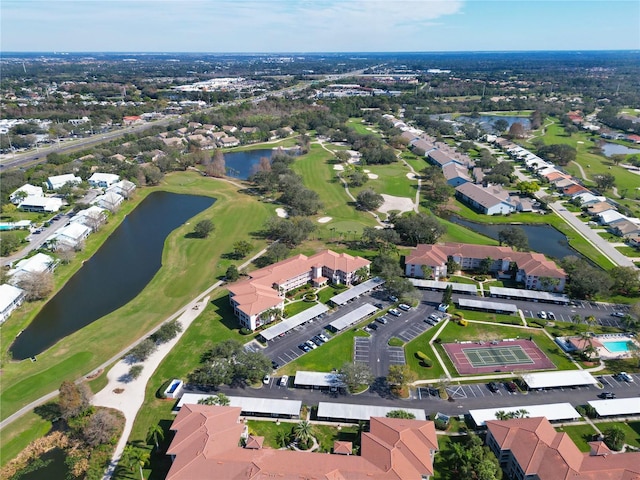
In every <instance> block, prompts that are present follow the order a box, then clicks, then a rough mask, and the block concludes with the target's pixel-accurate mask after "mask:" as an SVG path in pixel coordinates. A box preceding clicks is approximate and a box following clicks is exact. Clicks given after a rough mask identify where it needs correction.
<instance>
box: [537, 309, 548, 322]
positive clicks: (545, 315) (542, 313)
mask: <svg viewBox="0 0 640 480" xmlns="http://www.w3.org/2000/svg"><path fill="white" fill-rule="evenodd" d="M538 316H539V317H540V318H542V319H544V320H546V319H547V312H545V311H544V310H542V311H541V312H540V313H538Z"/></svg>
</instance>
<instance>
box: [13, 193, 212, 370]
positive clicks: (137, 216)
mask: <svg viewBox="0 0 640 480" xmlns="http://www.w3.org/2000/svg"><path fill="white" fill-rule="evenodd" d="M213 202H215V199H213V198H210V197H201V196H194V195H178V194H174V193H168V192H154V193H152V194H150V195H149V196H148V197H147V198H146V199H144V200H143V201H142V202H141V203H140V205H138V207H136V209H135V210H134V211H133V212H132V213H131V214H129V215H128V216H127V217H126V218H125V219H124V220H123V222H122V223H121V224H120V225H119V226H118V228H117V229H116V231H115V232H113V234H112V235H111V236H110V237H109V238H108V239H107V241H106V242H105V243H104V244H103V245H102V246H101V247H100V249H99V250H98V251H97V252H96V253H95V255H93V257H91V258H90V259H89V260H87V261H86V262H85V263H84V265H83V266H82V268H80V270H78V272H76V274H75V275H74V276H73V277H71V279H70V280H69V281H68V282H67V283H66V285H65V286H64V287H62V289H61V290H60V291H59V292H58V293H57V294H56V295H55V296H54V297H53V298H52V299H51V300H50V301H49V302H48V303H47V304H46V305H45V306H44V307H43V308H42V310H41V311H40V312H39V313H38V315H37V316H36V317H35V319H34V320H33V321H32V322H31V323H30V324H29V326H28V327H27V328H26V329H25V330H24V331H23V332H22V333H21V334H20V336H18V337H17V338H16V340H15V342H14V343H13V345H11V348H10V351H11V353H12V355H13V358H14V359H16V360H24V359H26V358H30V357H33V356H35V355H37V354H39V353H41V352H43V351H44V350H46V349H47V348H49V347H50V346H51V345H54V344H55V343H56V342H57V341H58V340H60V339H61V338H63V337H66V336H67V335H70V334H72V333H73V332H75V331H77V330H79V329H81V328H82V327H84V326H86V325H88V324H90V323H91V322H93V321H95V320H97V319H99V318H101V317H103V316H105V315H107V314H109V313H111V312H113V311H114V310H117V309H118V308H120V307H122V306H123V305H125V304H127V303H128V302H129V301H131V300H132V299H133V298H135V297H136V296H137V295H138V294H139V293H140V292H141V291H142V289H143V288H144V287H145V286H146V285H147V284H148V283H149V282H150V281H151V279H152V278H153V276H154V275H155V274H156V272H157V271H158V270H159V269H160V266H161V262H162V250H163V248H164V241H165V239H166V238H167V236H168V235H169V234H170V233H171V232H172V231H173V230H175V229H176V228H178V227H179V226H180V225H182V224H184V223H185V222H186V221H187V220H189V219H190V218H192V217H193V216H195V215H197V214H198V213H200V212H202V211H203V210H205V209H207V208H209V207H210V206H211V205H213Z"/></svg>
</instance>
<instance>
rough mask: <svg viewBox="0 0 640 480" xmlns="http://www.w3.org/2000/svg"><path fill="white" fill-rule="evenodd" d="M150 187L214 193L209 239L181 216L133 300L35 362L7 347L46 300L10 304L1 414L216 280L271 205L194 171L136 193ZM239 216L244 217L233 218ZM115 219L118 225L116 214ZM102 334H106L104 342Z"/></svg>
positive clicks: (258, 243)
mask: <svg viewBox="0 0 640 480" xmlns="http://www.w3.org/2000/svg"><path fill="white" fill-rule="evenodd" d="M155 190H167V191H171V192H175V193H189V194H202V195H213V196H215V197H216V198H217V201H216V202H215V203H214V205H213V206H212V207H210V208H209V209H208V210H206V211H205V212H203V213H202V214H200V215H198V216H197V217H196V218H205V217H211V218H213V219H214V223H215V225H216V233H215V234H214V235H213V236H212V238H211V239H210V241H194V240H193V239H189V238H185V235H186V233H188V232H189V231H190V228H192V227H189V226H188V225H186V224H185V225H183V226H181V227H179V228H178V229H176V230H175V231H174V232H172V233H171V234H170V235H169V237H168V238H167V240H166V242H165V249H164V252H163V258H162V267H161V269H160V270H159V272H158V273H157V274H156V275H155V277H154V278H153V280H152V281H151V282H150V283H149V284H148V285H147V287H146V288H145V289H144V290H143V291H142V292H141V293H140V294H139V295H138V296H137V297H136V298H135V299H134V300H132V301H131V302H129V303H128V304H127V305H125V306H123V307H122V308H120V309H118V310H116V311H115V312H113V313H111V314H109V315H107V316H105V317H103V318H101V319H99V320H97V321H95V322H93V323H92V324H90V325H88V326H87V327H85V328H83V329H82V330H80V331H78V332H75V333H74V334H72V335H69V336H68V337H65V338H64V339H62V340H61V341H60V342H58V343H57V344H56V345H55V346H53V347H52V348H50V349H48V350H47V351H45V352H43V353H42V354H40V355H38V362H29V361H23V362H10V361H8V360H7V351H6V348H7V347H8V346H9V345H10V343H11V340H12V339H13V338H14V337H15V335H16V334H17V332H18V331H19V330H20V329H22V328H24V327H25V326H26V325H27V324H28V322H29V321H30V320H31V319H32V318H33V317H34V316H35V314H36V313H37V312H36V307H40V306H41V305H42V304H43V302H40V303H39V304H38V305H35V306H32V307H31V308H23V309H20V310H19V311H18V312H15V314H14V316H12V317H11V319H10V320H8V321H7V322H5V324H4V325H3V328H2V330H1V331H0V335H1V339H2V345H3V346H4V347H5V350H4V351H3V353H4V359H5V361H4V363H3V374H2V376H1V377H0V381H1V382H2V393H1V396H0V398H1V402H2V403H1V404H2V412H1V416H2V418H6V417H7V416H8V415H10V414H11V413H13V412H15V411H16V410H17V409H19V408H20V407H21V406H22V405H25V404H27V403H29V402H30V401H31V400H34V399H36V398H38V397H40V396H41V395H44V394H46V393H48V392H50V391H53V390H55V389H56V388H58V386H59V385H60V384H61V383H62V381H63V380H67V379H76V378H79V377H81V376H82V375H84V374H86V373H88V372H89V371H91V370H92V369H93V368H95V367H96V366H98V365H99V364H100V363H102V362H103V361H104V360H106V359H108V358H110V357H111V356H113V355H114V354H116V353H117V352H119V351H120V350H122V349H123V348H124V347H126V345H128V344H129V343H130V342H131V341H132V340H134V339H136V338H139V337H141V336H143V335H144V334H145V333H146V332H148V331H149V330H150V329H151V328H152V327H153V326H154V325H157V324H158V323H160V322H161V321H163V320H164V319H165V318H166V317H167V316H168V315H170V314H171V313H173V312H175V311H176V310H178V309H179V308H180V307H181V306H183V305H185V304H186V303H187V302H188V301H190V300H191V299H192V298H193V297H194V296H195V295H197V294H198V293H199V292H201V291H203V290H204V289H205V288H207V287H208V286H209V285H211V284H212V283H214V282H215V281H216V279H217V277H218V276H221V275H222V274H223V273H224V272H225V271H226V269H227V267H228V266H229V264H231V263H232V262H231V260H227V259H224V258H223V254H225V253H228V252H230V251H232V245H233V243H234V242H235V241H237V240H238V239H243V238H245V239H250V238H251V235H252V233H254V232H255V230H256V229H257V228H259V226H261V225H262V224H263V223H264V222H265V221H266V219H267V218H268V217H269V216H271V215H272V212H273V206H272V205H268V204H263V203H260V202H258V201H257V200H256V199H255V198H254V197H251V196H248V195H245V194H242V193H239V192H238V188H237V187H235V186H233V185H231V184H229V183H227V182H223V181H219V180H213V179H210V178H204V177H201V176H200V175H198V174H196V173H191V172H189V173H174V174H170V175H167V176H166V177H165V180H164V182H163V184H162V185H161V186H160V187H157V188H150V189H144V190H141V191H140V192H139V193H140V196H139V199H141V197H144V196H146V194H147V193H149V192H151V191H155ZM126 207H128V205H126ZM119 214H120V212H119ZM119 214H118V215H119ZM124 214H126V208H123V215H124ZM238 218H243V219H244V220H245V221H243V222H238V221H236V220H237V219H238ZM112 222H113V225H114V226H115V224H116V222H115V221H114V220H112ZM106 230H107V229H106V228H105V231H106ZM223 232H224V233H223ZM101 233H102V232H101ZM106 236H108V234H107V233H105V238H106ZM94 237H95V239H94ZM98 237H100V235H99V234H96V235H95V236H91V237H89V239H88V241H87V246H86V250H85V252H82V254H83V255H86V256H87V257H88V256H89V255H90V252H92V251H95V249H96V248H97V246H96V245H95V244H92V243H91V242H94V241H95V242H97V241H98V240H99V238H98ZM252 242H253V244H254V248H255V250H254V252H255V251H257V250H258V249H259V248H260V247H262V246H263V245H264V241H263V240H260V239H258V238H254V239H252ZM78 257H79V258H77V259H76V260H77V261H78V262H81V261H82V259H83V258H84V257H83V256H82V255H78ZM74 262H75V261H74ZM185 265H190V268H188V269H187V268H185ZM77 268H79V266H77ZM77 268H76V270H77ZM67 272H68V273H67ZM72 273H73V271H72V268H71V267H69V269H68V270H66V271H65V270H63V271H62V272H61V274H62V276H70V275H71V274H72ZM58 278H60V277H58ZM58 281H59V280H58ZM58 281H57V283H58ZM105 338H108V339H109V341H108V342H105V341H104V339H105Z"/></svg>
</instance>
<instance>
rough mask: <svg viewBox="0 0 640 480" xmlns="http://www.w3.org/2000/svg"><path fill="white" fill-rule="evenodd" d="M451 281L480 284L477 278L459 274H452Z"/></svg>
mask: <svg viewBox="0 0 640 480" xmlns="http://www.w3.org/2000/svg"><path fill="white" fill-rule="evenodd" d="M449 281H450V282H454V283H464V284H465V285H476V286H477V285H478V282H476V281H475V280H472V279H471V278H468V277H460V276H458V275H451V276H450V277H449Z"/></svg>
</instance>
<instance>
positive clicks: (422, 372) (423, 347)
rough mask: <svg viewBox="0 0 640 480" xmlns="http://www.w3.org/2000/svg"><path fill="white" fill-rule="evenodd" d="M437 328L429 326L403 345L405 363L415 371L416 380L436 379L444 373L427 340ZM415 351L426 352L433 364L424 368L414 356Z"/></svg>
mask: <svg viewBox="0 0 640 480" xmlns="http://www.w3.org/2000/svg"><path fill="white" fill-rule="evenodd" d="M437 330H438V328H437V327H435V328H430V329H429V330H427V331H426V332H424V333H423V334H421V335H418V336H417V337H416V338H414V339H413V340H411V341H410V342H409V343H407V344H406V345H405V347H404V356H405V359H406V362H407V365H409V368H410V369H411V370H412V371H414V372H415V373H416V375H417V376H418V380H428V379H438V378H440V377H441V376H442V375H444V369H443V368H442V366H441V365H440V363H439V362H438V361H437V359H436V356H435V354H434V353H433V349H432V348H431V345H429V341H430V340H431V339H432V338H433V336H434V335H435V333H436V331H437ZM417 352H422V353H424V354H426V355H427V356H428V357H429V358H430V359H431V360H432V361H433V366H432V367H431V368H425V367H423V366H422V365H420V360H419V359H418V357H416V353H417Z"/></svg>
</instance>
